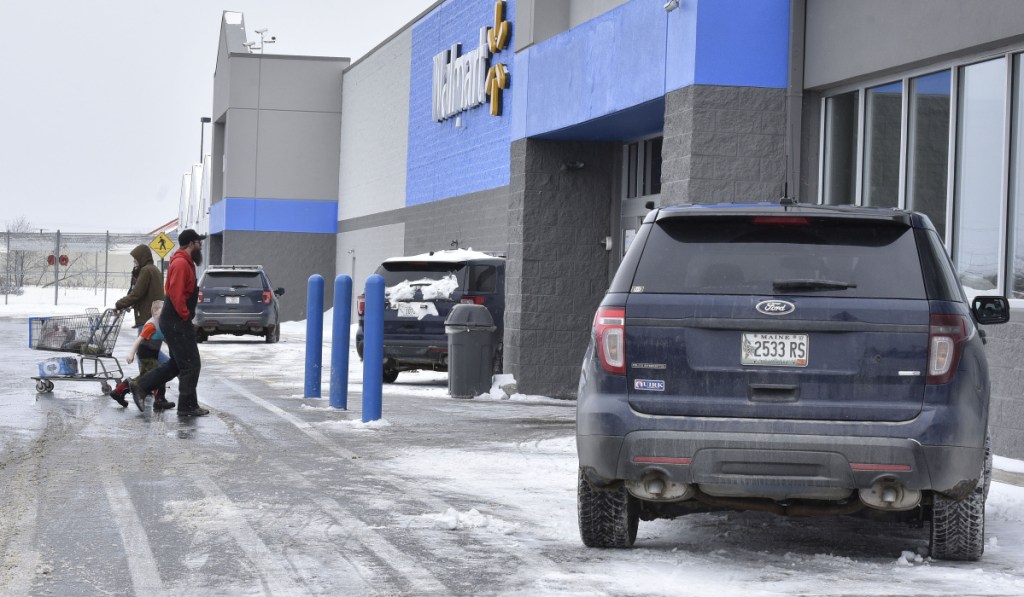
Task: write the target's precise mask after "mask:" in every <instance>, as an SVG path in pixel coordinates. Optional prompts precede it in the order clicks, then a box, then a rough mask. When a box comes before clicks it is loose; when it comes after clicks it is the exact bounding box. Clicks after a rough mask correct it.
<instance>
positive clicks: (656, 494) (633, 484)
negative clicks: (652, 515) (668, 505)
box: [626, 471, 694, 502]
mask: <svg viewBox="0 0 1024 597" xmlns="http://www.w3.org/2000/svg"><path fill="white" fill-rule="evenodd" d="M626 490H627V491H629V493H631V494H632V495H633V497H636V498H640V499H642V500H648V501H651V502H681V501H683V500H688V499H690V498H692V497H693V494H694V488H693V486H692V485H687V484H685V483H676V482H674V481H670V480H668V478H667V477H665V475H664V474H663V473H661V472H660V471H651V472H648V473H646V474H645V475H644V476H643V477H641V478H640V480H639V481H633V480H630V481H626Z"/></svg>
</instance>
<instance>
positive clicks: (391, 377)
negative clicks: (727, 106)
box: [383, 367, 398, 383]
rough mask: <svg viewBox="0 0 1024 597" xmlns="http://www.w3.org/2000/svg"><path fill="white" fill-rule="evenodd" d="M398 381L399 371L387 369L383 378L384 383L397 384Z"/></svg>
mask: <svg viewBox="0 0 1024 597" xmlns="http://www.w3.org/2000/svg"><path fill="white" fill-rule="evenodd" d="M396 379H398V369H388V368H386V367H385V368H384V377H383V380H384V383H395V380H396Z"/></svg>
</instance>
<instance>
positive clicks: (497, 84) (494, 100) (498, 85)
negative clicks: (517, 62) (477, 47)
mask: <svg viewBox="0 0 1024 597" xmlns="http://www.w3.org/2000/svg"><path fill="white" fill-rule="evenodd" d="M508 32H509V24H508V21H506V20H505V0H498V1H497V2H495V3H494V27H491V28H488V29H487V45H488V47H489V49H490V50H491V54H496V53H498V52H500V51H502V50H503V49H505V46H507V45H508V35H509V33H508ZM508 84H509V76H508V68H507V67H506V66H505V65H504V64H502V63H500V62H499V63H497V64H495V65H493V66H491V68H489V69H488V70H487V79H486V81H484V93H486V94H487V95H488V97H490V98H491V116H501V90H502V89H508Z"/></svg>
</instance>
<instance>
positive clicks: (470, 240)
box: [403, 187, 509, 255]
mask: <svg viewBox="0 0 1024 597" xmlns="http://www.w3.org/2000/svg"><path fill="white" fill-rule="evenodd" d="M508 194H509V188H508V187H498V188H496V189H489V190H486V191H480V192H477V193H469V194H468V195H463V196H461V197H454V198H452V199H446V200H444V201H435V202H432V203H424V204H420V205H414V206H411V207H408V208H406V209H404V210H403V212H404V213H403V217H404V218H405V222H406V224H405V251H406V253H405V254H406V255H415V254H417V253H426V252H428V251H443V250H447V249H455V248H460V249H474V250H476V251H485V252H490V253H502V254H504V253H506V252H507V251H508V199H509V197H508Z"/></svg>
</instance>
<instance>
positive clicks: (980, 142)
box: [953, 58, 1006, 291]
mask: <svg viewBox="0 0 1024 597" xmlns="http://www.w3.org/2000/svg"><path fill="white" fill-rule="evenodd" d="M959 100H960V106H959V110H958V111H957V150H956V175H955V180H956V206H957V209H956V222H957V227H956V236H955V238H954V240H953V246H954V247H955V253H954V254H955V258H954V260H953V261H954V262H955V263H956V267H957V273H958V274H959V275H960V281H961V282H962V283H963V285H964V286H966V287H968V288H969V289H973V290H977V291H987V290H994V289H996V288H998V287H999V245H1000V240H999V234H998V232H999V222H1000V219H1001V217H1002V212H1003V210H1002V205H1003V168H1004V165H1005V163H1006V160H1004V159H1003V131H1004V130H1005V128H1006V59H1004V58H1000V59H997V60H989V61H987V62H981V63H978V64H972V65H969V66H965V67H962V68H961V69H960V89H959Z"/></svg>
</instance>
